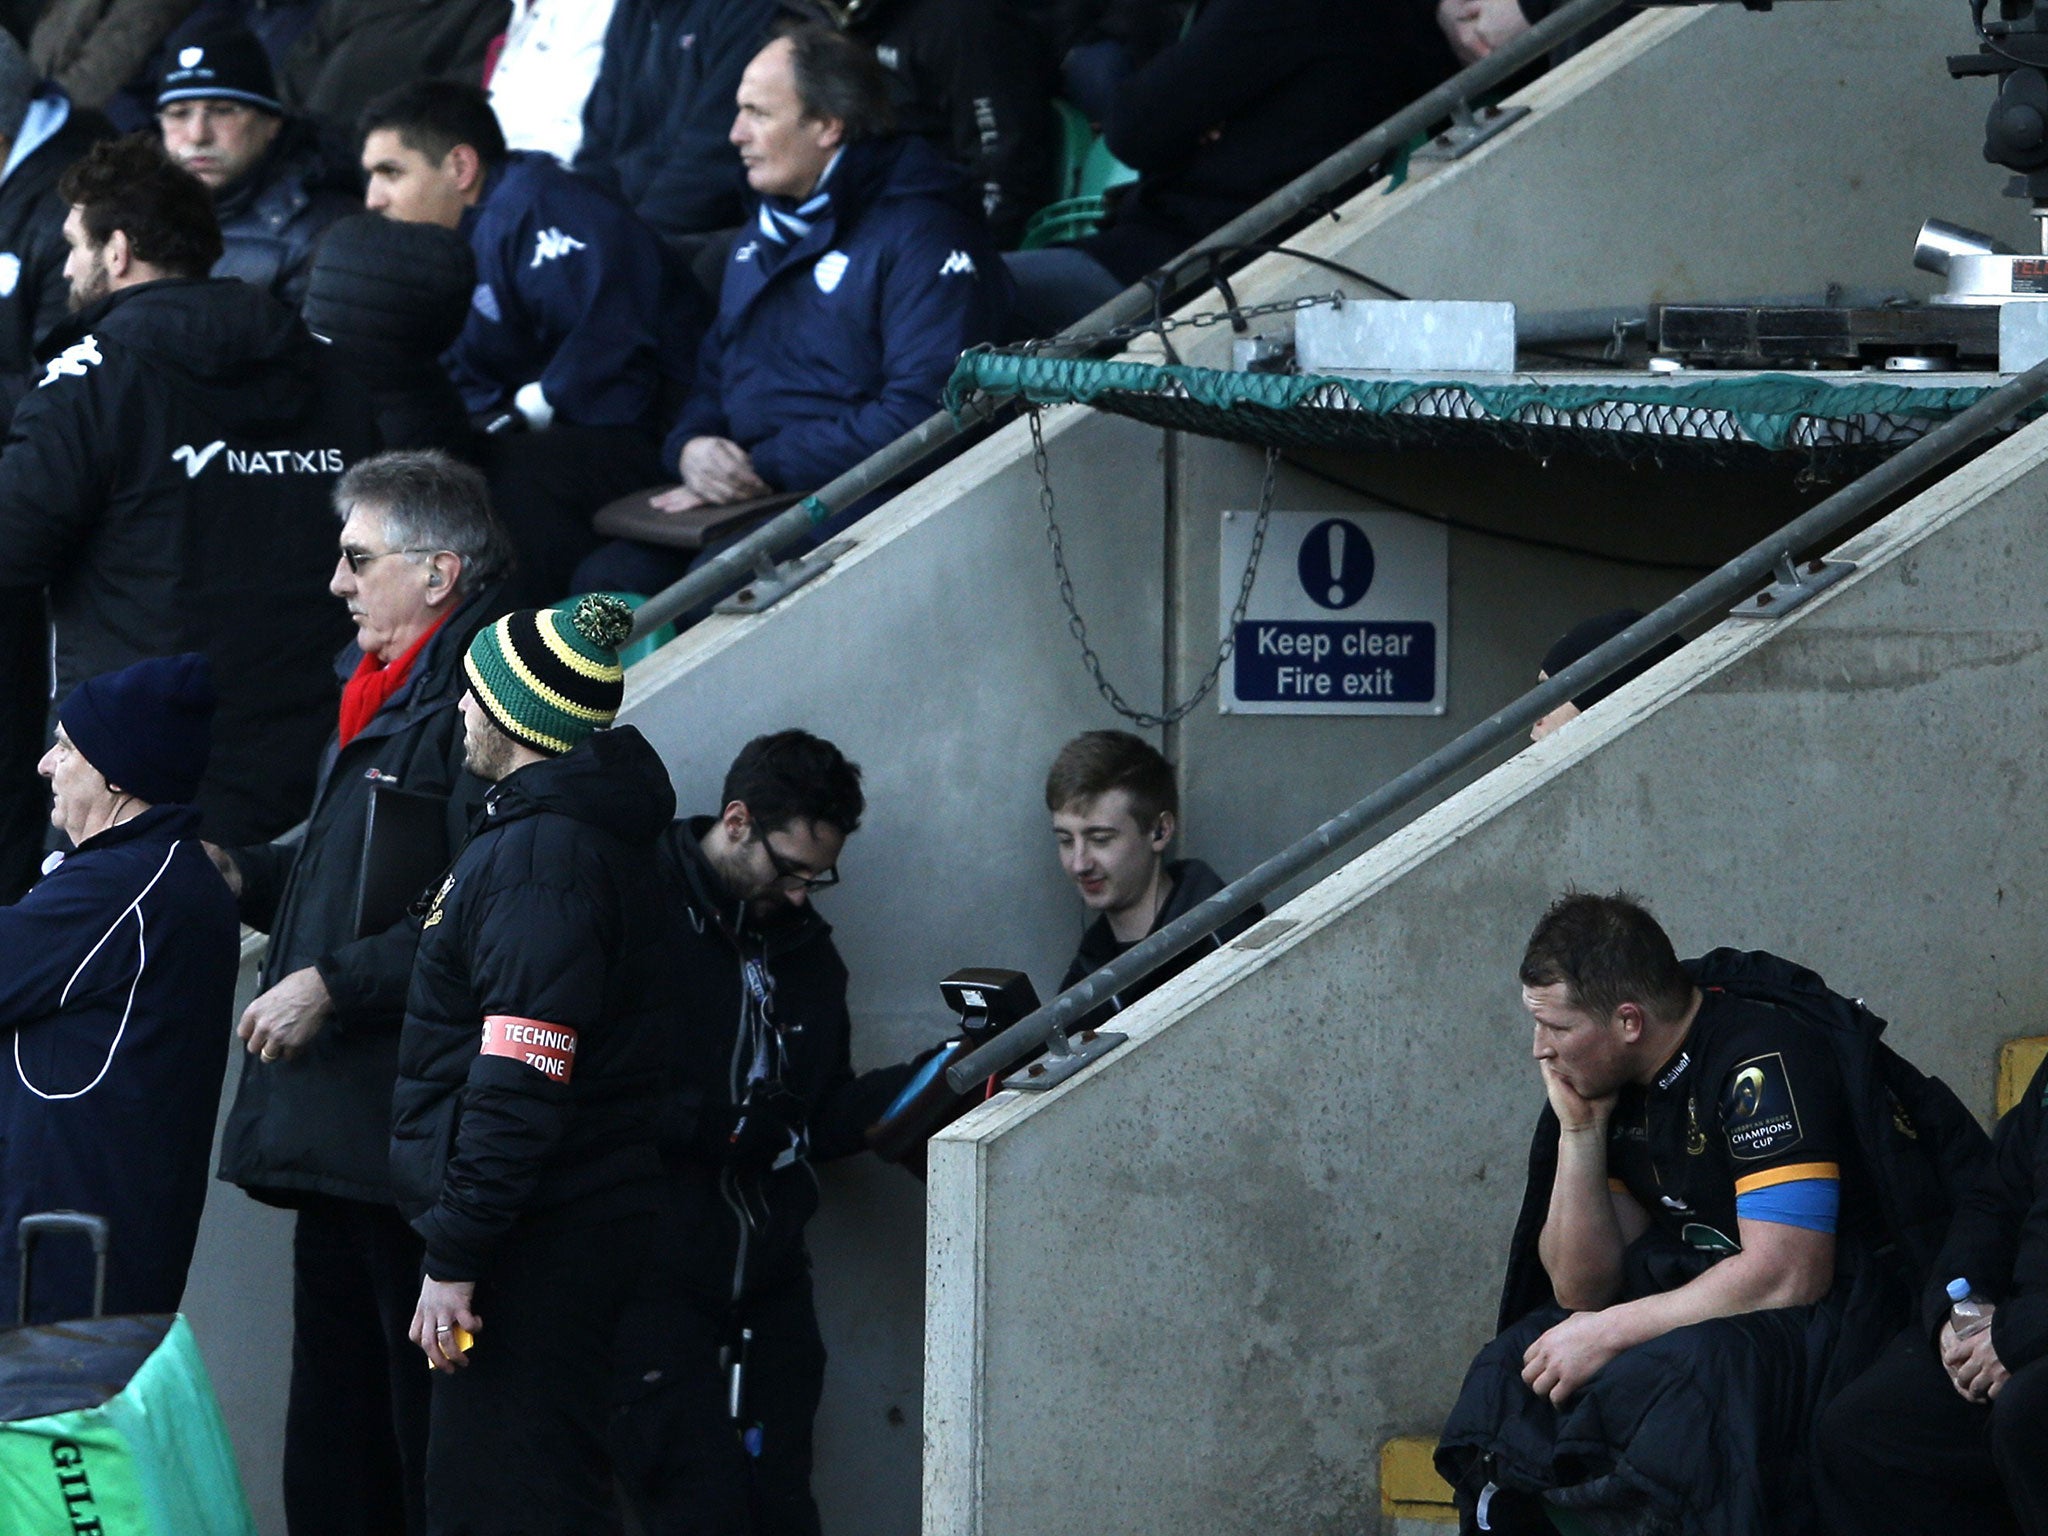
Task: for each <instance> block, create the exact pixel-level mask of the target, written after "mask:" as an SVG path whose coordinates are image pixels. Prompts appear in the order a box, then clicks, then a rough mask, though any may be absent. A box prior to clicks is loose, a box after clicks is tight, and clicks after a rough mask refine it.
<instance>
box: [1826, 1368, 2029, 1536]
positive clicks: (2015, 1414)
mask: <svg viewBox="0 0 2048 1536" xmlns="http://www.w3.org/2000/svg"><path fill="white" fill-rule="evenodd" d="M1819 1449H1820V1460H1821V1465H1822V1467H1823V1469H1824V1470H1825V1475H1826V1480H1827V1492H1828V1494H1829V1496H1830V1499H1831V1501H1832V1503H1833V1504H1834V1506H1835V1508H1836V1510H1837V1514H1836V1516H1835V1521H1834V1523H1835V1524H1836V1525H1837V1526H1838V1527H1839V1528H1840V1529H1841V1530H1842V1531H1843V1532H1844V1536H1847V1533H1851V1532H1853V1533H1855V1536H2011V1533H2013V1532H2015V1531H2020V1532H2024V1533H2025V1536H2048V1360H2036V1361H2035V1362H2034V1363H2033V1364H2031V1365H2029V1366H2026V1367H2024V1368H2022V1369H2021V1370H2019V1371H2016V1372H2014V1373H2013V1376H2012V1379H2011V1380H2010V1381H2008V1382H2007V1383H2006V1384H2005V1385H2004V1386H2003V1387H2001V1388H2000V1389H1999V1393H1998V1396H1997V1397H1996V1398H1994V1399H1993V1400H1992V1401H1991V1402H1989V1403H1971V1402H1966V1401H1964V1400H1963V1399H1962V1398H1961V1397H1959V1396H1958V1395H1957V1394H1956V1389H1955V1388H1954V1387H1953V1386H1951V1385H1950V1384H1949V1379H1948V1373H1947V1372H1946V1371H1944V1370H1943V1369H1942V1367H1941V1357H1940V1356H1939V1355H1938V1354H1937V1353H1936V1352H1935V1349H1934V1346H1933V1344H1932V1343H1930V1342H1929V1341H1928V1340H1927V1339H1926V1338H1924V1337H1922V1336H1921V1334H1920V1333H1919V1331H1918V1330H1917V1329H1915V1330H1910V1331H1908V1332H1907V1333H1904V1334H1901V1335H1900V1336H1899V1338H1898V1339H1896V1340H1895V1341H1894V1342H1893V1343H1892V1346H1891V1347H1890V1348H1889V1349H1888V1350H1886V1351H1885V1353H1884V1354H1883V1355H1882V1356H1880V1357H1879V1359H1878V1362H1877V1364H1875V1365H1873V1366H1872V1367H1871V1368H1870V1369H1869V1370H1868V1371H1866V1372H1864V1374H1863V1375H1862V1376H1860V1377H1858V1378H1857V1379H1856V1380H1855V1381H1854V1382H1852V1383H1851V1384H1850V1385H1849V1386H1848V1387H1846V1388H1845V1389H1844V1390H1843V1391H1842V1393H1841V1395H1840V1396H1839V1397H1837V1398H1836V1399H1835V1400H1834V1402H1833V1403H1832V1404H1830V1405H1829V1407H1828V1410H1827V1412H1826V1413H1825V1414H1824V1415H1822V1417H1821V1422H1820V1435H1819Z"/></svg>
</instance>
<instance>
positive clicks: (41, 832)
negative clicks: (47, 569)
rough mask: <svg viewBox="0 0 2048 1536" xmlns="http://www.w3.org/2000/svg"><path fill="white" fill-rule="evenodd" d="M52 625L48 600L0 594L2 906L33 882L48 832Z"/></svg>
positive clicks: (23, 594)
mask: <svg viewBox="0 0 2048 1536" xmlns="http://www.w3.org/2000/svg"><path fill="white" fill-rule="evenodd" d="M49 707H50V626H49V624H48V622H47V621H46V620H45V619H44V616H43V594H42V593H40V592H33V591H25V590H23V589H21V588H18V587H16V588H7V589H5V590H0V906H10V905H12V904H13V903H14V902H16V901H19V900H20V899H21V897H22V894H23V893H24V892H25V891H27V890H28V888H29V887H30V886H31V885H33V884H35V879H36V871H37V869H38V867H39V866H40V865H41V864H42V859H43V848H44V846H45V839H46V838H47V837H48V835H49V831H50V792H49V788H48V786H46V785H45V784H44V783H43V781H42V780H41V779H40V778H38V777H37V776H36V764H37V763H38V762H40V761H41V760H42V756H43V752H44V749H45V748H47V747H48V745H49V736H48V734H47V732H46V731H45V729H44V720H45V717H46V716H47V714H48V712H49Z"/></svg>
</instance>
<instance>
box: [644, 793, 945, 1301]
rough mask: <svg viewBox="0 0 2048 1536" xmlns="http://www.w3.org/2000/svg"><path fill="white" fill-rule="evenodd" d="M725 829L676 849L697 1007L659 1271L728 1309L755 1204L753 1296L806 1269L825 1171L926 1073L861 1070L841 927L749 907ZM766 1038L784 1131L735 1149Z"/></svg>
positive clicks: (672, 839) (682, 1064)
mask: <svg viewBox="0 0 2048 1536" xmlns="http://www.w3.org/2000/svg"><path fill="white" fill-rule="evenodd" d="M710 826H711V818H710V817H708V816H699V817H693V818H692V819H690V820H689V821H686V822H684V821H679V822H677V823H676V824H675V825H674V826H673V827H671V828H669V830H668V832H667V833H666V834H665V835H664V836H663V838H662V842H661V864H662V874H663V878H664V879H665V880H666V882H667V884H668V887H669V892H670V896H671V899H672V901H673V902H674V903H675V906H674V908H673V911H674V916H673V918H672V919H671V921H672V923H673V925H674V926H673V931H672V933H671V936H670V937H671V946H672V949H673V951H674V953H675V955H676V957H677V959H678V961H679V962H680V965H681V969H682V986H683V1007H682V1010H681V1012H680V1013H679V1014H678V1016H677V1018H676V1020H675V1023H674V1026H673V1027H672V1029H671V1031H670V1032H669V1034H668V1046H667V1049H668V1052H669V1057H668V1066H669V1072H670V1083H671V1089H670V1093H669V1097H668V1100H667V1104H666V1109H665V1111H664V1114H663V1117H662V1158H663V1161H664V1162H665V1163H666V1164H667V1166H668V1169H669V1173H670V1188H669V1199H668V1219H666V1220H665V1221H664V1223H663V1225H662V1228H661V1231H662V1234H663V1236H662V1240H661V1242H660V1243H659V1245H658V1255H657V1267H661V1268H664V1269H666V1270H667V1271H669V1272H670V1273H671V1274H673V1276H674V1277H675V1279H676V1280H677V1281H678V1282H679V1283H681V1284H682V1285H684V1286H686V1287H687V1288H689V1289H691V1290H693V1291H694V1292H696V1293H697V1294H699V1295H701V1296H703V1297H705V1298H707V1299H711V1300H718V1301H723V1300H726V1299H728V1297H729V1296H730V1294H731V1291H732V1284H733V1278H734V1267H735V1261H736V1259H737V1249H738V1244H739V1223H740V1216H739V1215H738V1211H737V1209H736V1207H744V1208H745V1209H747V1210H750V1211H751V1212H752V1213H753V1216H754V1223H755V1224H754V1230H753V1232H752V1234H751V1236H750V1238H749V1244H748V1254H747V1263H746V1274H745V1276H744V1277H743V1279H744V1282H745V1286H744V1288H745V1289H748V1290H754V1289H759V1288H761V1287H763V1286H767V1285H771V1284H774V1283H775V1282H777V1281H779V1280H782V1279H786V1278H788V1277H789V1276H790V1275H792V1274H795V1273H799V1272H801V1271H802V1269H803V1268H804V1267H805V1265H806V1264H807V1263H808V1260H807V1259H806V1257H805V1252H804V1243H803V1233H804V1226H805V1224H806V1223H807V1222H808V1221H809V1220H810V1219H811V1216H812V1215H813V1214H814V1213H815V1212H816V1210H817V1208H818V1183H817V1177H816V1175H815V1174H813V1173H812V1171H811V1167H810V1165H811V1164H812V1163H814V1162H822V1161H826V1160H829V1159H832V1158H838V1157H845V1156H847V1155H849V1154H851V1153H854V1152H859V1151H861V1150H863V1149H864V1148H865V1146H866V1132H867V1129H868V1127H869V1126H870V1125H872V1124H873V1123H874V1122H875V1120H876V1119H878V1118H879V1117H880V1115H881V1113H882V1111H883V1110H884V1109H885V1108H887V1107H888V1104H889V1101H890V1100H891V1099H892V1098H894V1097H895V1096H896V1094H897V1093H898V1092H899V1091H900V1090H901V1089H902V1087H903V1085H904V1084H905V1083H907V1082H908V1081H909V1080H910V1074H911V1072H912V1070H913V1069H912V1067H911V1066H910V1065H909V1064H908V1063H905V1064H902V1065H895V1066H888V1067H880V1068H877V1069H875V1070H873V1071H870V1072H864V1073H861V1074H859V1075H858V1076H856V1075H855V1073H854V1070H853V1060H852V1047H851V1037H852V1023H851V1021H850V1019H849V1018H848V1015H847V1011H846V963H845V962H844V961H843V960H841V959H840V958H839V951H838V949H837V948H836V947H835V946H834V945H833V943H832V929H831V926H830V925H829V924H828V923H827V922H826V921H825V920H824V918H822V917H820V916H819V915H818V913H817V911H816V909H815V908H813V907H811V906H810V905H809V904H806V905H804V906H802V907H787V906H785V907H783V908H782V909H781V910H780V911H778V912H776V913H775V914H773V915H772V916H770V917H767V918H765V919H764V918H759V917H756V916H754V915H753V914H751V913H749V912H748V911H747V909H746V904H745V903H743V902H741V901H738V900H736V899H735V898H734V897H733V896H732V895H731V894H730V893H729V892H728V891H727V890H726V889H725V886H724V883H723V882H722V881H721V880H720V879H719V878H718V875H717V873H716V872H715V871H714V870H713V869H712V867H711V865H710V863H709V861H707V860H706V859H705V857H704V852H703V848H702V846H701V843H700V840H701V839H702V837H703V836H704V834H705V832H706V831H708V830H709V829H710ZM749 962H757V963H758V964H759V965H760V966H761V967H763V968H764V969H765V971H766V975H767V978H768V996H769V1001H768V1004H767V1007H766V1009H765V1010H763V1009H761V1008H760V1007H759V1006H752V1005H751V1004H752V994H750V991H749V989H748V988H747V986H746V983H745V978H744V967H745V966H746V965H747V964H748V963H749ZM757 1037H760V1039H765V1041H766V1042H767V1045H768V1053H769V1058H770V1061H769V1065H770V1069H771V1070H770V1072H769V1074H768V1075H769V1080H770V1082H771V1083H772V1084H779V1085H780V1090H781V1091H776V1090H774V1089H773V1088H770V1089H769V1090H768V1096H771V1097H772V1099H773V1101H774V1104H775V1105H776V1108H775V1109H774V1110H771V1111H770V1112H771V1113H775V1114H779V1116H780V1122H781V1123H780V1125H779V1126H778V1127H777V1128H776V1129H775V1131H774V1134H772V1135H769V1136H761V1135H759V1134H758V1132H757V1133H756V1135H755V1136H754V1137H753V1138H752V1139H751V1140H750V1141H749V1142H748V1143H747V1146H746V1147H745V1148H743V1149H739V1150H737V1151H736V1149H735V1148H734V1145H733V1131H734V1129H735V1126H736V1124H737V1122H738V1120H739V1108H738V1106H739V1104H740V1102H741V1101H742V1100H743V1099H744V1098H745V1096H746V1093H747V1086H748V1077H749V1075H750V1069H751V1068H752V1065H753V1062H752V1050H753V1047H754V1045H755V1044H757V1043H759V1039H757ZM785 1129H786V1132H787V1134H784V1130H785ZM785 1154H786V1155H785Z"/></svg>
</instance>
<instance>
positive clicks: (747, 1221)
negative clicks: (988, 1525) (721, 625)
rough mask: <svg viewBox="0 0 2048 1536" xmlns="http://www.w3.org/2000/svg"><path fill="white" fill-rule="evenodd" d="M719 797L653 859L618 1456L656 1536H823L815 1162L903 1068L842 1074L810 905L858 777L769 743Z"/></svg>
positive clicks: (793, 741) (855, 803) (758, 746)
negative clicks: (678, 990)
mask: <svg viewBox="0 0 2048 1536" xmlns="http://www.w3.org/2000/svg"><path fill="white" fill-rule="evenodd" d="M722 799H723V802H724V809H723V810H721V811H720V812H719V814H718V815H717V816H715V817H712V816H699V817H694V818H691V819H690V820H687V821H679V822H677V823H676V824H675V826H674V827H672V828H671V829H670V831H669V835H668V837H667V839H666V840H665V842H664V843H663V846H662V853H663V864H664V868H665V869H666V872H667V875H668V877H669V880H670V883H671V889H672V891H673V892H674V894H675V896H676V898H677V902H676V916H675V924H676V929H675V947H676V950H677V953H678V955H679V957H680V961H681V965H682V969H683V976H684V997H685V999H686V1002H685V1011H684V1014H683V1016H682V1018H680V1019H679V1020H678V1021H677V1026H678V1027H677V1029H676V1030H675V1032H674V1034H673V1036H672V1037H671V1038H672V1040H673V1042H674V1051H675V1054H674V1057H673V1060H672V1064H671V1069H672V1083H673V1088H672V1092H671V1098H670V1102H669V1105H668V1109H667V1113H666V1115H665V1123H664V1126H663V1130H662V1138H663V1139H662V1155H663V1161H664V1163H665V1165H666V1167H667V1170H668V1175H669V1179H668V1202H667V1206H666V1209H665V1210H664V1212H663V1219H662V1225H661V1228H660V1230H659V1233H658V1236H657V1239H656V1244H655V1253H654V1257H653V1260H652V1262H651V1263H650V1264H649V1265H648V1267H647V1269H646V1271H645V1272H644V1274H643V1276H642V1279H641V1284H640V1287H639V1294H638V1297H637V1299H636V1301H635V1303H634V1305H633V1306H632V1308H631V1309H629V1311H628V1314H627V1318H626V1323H625V1326H624V1327H623V1329H622V1330H621V1333H620V1339H619V1348H618V1383H619V1387H618V1391H619V1402H620V1405H621V1406H620V1410H619V1420H618V1423H617V1425H616V1426H615V1428H616V1434H615V1436H614V1439H613V1455H614V1458H615V1463H616V1465H617V1468H618V1471H619V1475H620V1478H621V1481H622V1482H623V1484H624V1485H625V1488H626V1490H627V1494H628V1496H629V1498H630V1499H631V1501H632V1503H633V1505H634V1507H635V1510H636V1512H637V1513H638V1515H639V1517H640V1520H641V1522H642V1523H643V1525H644V1526H645V1528H646V1530H647V1531H648V1533H649V1536H670V1533H679V1532H684V1531H688V1532H691V1533H693V1536H695V1533H699V1532H703V1533H711V1532H718V1533H721V1536H722V1533H726V1532H731V1533H734V1536H742V1533H754V1536H769V1533H782V1532H815V1531H816V1530H817V1529H818V1512H817V1507H816V1505H815V1504H814V1503H813V1502H812V1499H811V1491H810V1473H811V1420H812V1418H813V1416H814V1415H815V1414H816V1411H817V1406H818V1398H819V1395H820V1393H821V1392H822V1391H823V1389H824V1380H825V1346H824V1344H823V1343H822V1342H821V1340H820V1338H819V1335H818V1321H817V1316H816V1313H815V1311H814V1309H813V1307H812V1302H811V1277H810V1257H809V1255H808V1254H807V1252H806V1251H805V1248H804V1224H805V1223H806V1222H808V1221H809V1220H810V1218H811V1215H812V1213H813V1212H814V1211H815V1210H816V1209H817V1207H818V1181H817V1176H816V1175H815V1174H814V1173H813V1172H812V1169H811V1166H810V1165H811V1164H812V1163H814V1162H819V1161H823V1160H826V1159H829V1158H835V1157H844V1156H847V1155H848V1154H850V1153H854V1152H858V1151H861V1150H863V1148H864V1146H865V1132H866V1131H867V1128H868V1127H869V1126H870V1125H872V1124H873V1123H874V1122H875V1120H876V1119H878V1118H879V1117H880V1115H881V1112H882V1110H883V1109H884V1108H885V1107H886V1106H887V1105H888V1103H889V1101H890V1100H891V1099H892V1098H893V1097H894V1096H895V1095H896V1093H897V1092H898V1091H899V1090H900V1089H901V1088H902V1087H903V1085H904V1084H905V1083H907V1082H908V1081H909V1079H910V1074H911V1072H912V1070H913V1066H912V1065H911V1064H904V1065H899V1066H891V1067H884V1068H880V1069H878V1070H875V1071H871V1072H866V1073H863V1074H861V1075H859V1076H855V1075H854V1071H853V1066H852V1060H851V1054H850V1048H849V1034H850V1024H849V1020H848V1017H847V1010H846V979H847V974H846V966H845V963H844V962H843V961H842V960H841V959H840V958H839V951H838V950H837V949H836V948H835V947H834V946H833V943H832V930H831V928H830V926H829V925H828V924H827V923H826V922H825V920H824V919H823V918H822V917H820V916H819V915H818V913H817V912H816V910H815V909H814V908H813V907H812V905H811V897H812V895H813V894H814V893H815V892H818V891H821V890H824V889H826V888H827V887H830V886H832V885H836V884H837V883H838V880H839V874H838V867H837V866H838V861H839V854H840V851H841V849H843V848H844V847H845V846H846V840H847V838H848V837H849V836H851V835H852V833H853V831H854V830H855V828H857V827H858V826H859V825H860V817H861V812H862V811H863V809H864V808H865V802H864V800H863V797H862V794H861V787H860V769H859V768H858V767H856V766H855V765H854V764H852V763H850V762H848V761H847V760H846V758H845V756H844V755H843V754H842V753H841V752H840V751H839V749H838V748H837V747H835V746H833V745H832V743H830V742H829V741H823V740H820V739H819V738H818V737H816V736H812V735H810V734H809V733H807V732H804V731H795V730H791V731H780V732H777V733H776V734H774V735H772V736H761V737H757V738H756V739H755V740H753V741H751V742H749V743H747V745H746V747H745V748H744V749H742V750H741V752H740V754H739V756H738V757H737V758H736V759H735V760H734V762H733V764H732V767H731V769H730V770H729V771H728V772H727V774H726V778H725V786H724V791H723V795H722Z"/></svg>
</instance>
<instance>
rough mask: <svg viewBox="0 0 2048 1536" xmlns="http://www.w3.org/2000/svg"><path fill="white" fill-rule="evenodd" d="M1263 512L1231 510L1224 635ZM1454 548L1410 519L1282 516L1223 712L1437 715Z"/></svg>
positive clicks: (1270, 529)
mask: <svg viewBox="0 0 2048 1536" xmlns="http://www.w3.org/2000/svg"><path fill="white" fill-rule="evenodd" d="M1257 524H1258V514H1257V513H1256V512H1225V513H1224V514H1223V537H1222V559H1221V578H1222V587H1221V609H1220V612H1221V627H1222V628H1224V629H1225V630H1227V629H1228V626H1229V624H1230V614H1231V610H1232V609H1233V608H1234V607H1236V605H1237V594H1238V590H1239V588H1240V586H1241V585H1242V583H1243V581H1244V567H1245V561H1246V560H1247V559H1248V558H1249V557H1250V555H1251V546H1252V529H1253V528H1254V527H1256V526H1257ZM1450 585H1451V583H1450V540H1449V536H1448V535H1447V533H1446V532H1445V530H1444V527H1443V525H1442V524H1440V523H1432V522H1428V521H1426V520H1424V519H1422V518H1419V517H1410V516H1408V515H1407V514H1406V513H1403V512H1275V513H1274V514H1273V515H1272V518H1271V520H1270V521H1269V522H1268V524H1267V528H1266V547H1265V553H1264V555H1263V556H1262V558H1261V559H1260V562H1259V574H1258V579H1257V580H1256V581H1255V582H1254V583H1253V584H1252V593H1251V601H1250V602H1249V603H1248V604H1246V606H1245V611H1244V620H1243V622H1242V623H1240V624H1239V625H1238V627H1237V649H1236V651H1235V652H1234V653H1233V654H1232V656H1231V658H1230V663H1229V665H1227V666H1226V667H1225V668H1224V669H1223V683H1222V687H1221V688H1219V689H1218V691H1217V707H1218V708H1219V709H1220V710H1221V711H1222V712H1223V713H1225V714H1246V715H1440V714H1442V713H1443V712H1444V680H1445V677H1446V675H1447V671H1448V650H1449V646H1448V640H1449V631H1450V623H1449V620H1450Z"/></svg>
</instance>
